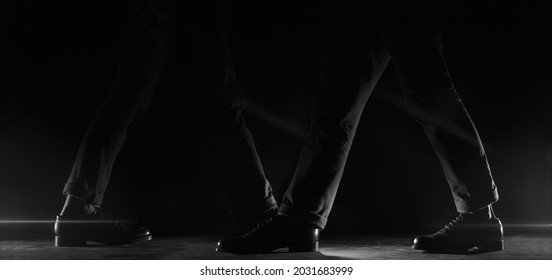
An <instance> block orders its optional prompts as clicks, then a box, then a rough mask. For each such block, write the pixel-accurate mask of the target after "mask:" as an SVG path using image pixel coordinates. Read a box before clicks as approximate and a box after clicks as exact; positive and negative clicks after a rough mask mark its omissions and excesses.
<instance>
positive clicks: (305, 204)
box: [280, 1, 390, 228]
mask: <svg viewBox="0 0 552 280" xmlns="http://www.w3.org/2000/svg"><path fill="white" fill-rule="evenodd" d="M389 60H390V56H389V53H388V52H387V51H386V50H385V49H384V48H383V45H382V42H381V40H380V39H379V36H378V34H377V32H376V31H375V30H374V25H373V22H372V21H371V18H370V17H367V16H366V14H363V13H362V12H360V11H359V9H357V7H356V6H355V5H354V4H353V3H350V2H348V1H342V2H341V3H340V5H339V8H338V15H337V18H336V22H335V24H334V28H333V30H332V34H331V38H330V43H329V46H328V49H327V52H326V56H325V60H324V64H323V71H322V75H321V78H320V82H319V85H320V87H319V89H318V90H317V92H316V94H315V96H314V98H313V101H312V108H311V115H310V119H311V122H310V129H309V131H308V133H307V136H306V137H305V140H304V143H303V148H302V150H301V154H300V157H299V161H298V163H297V167H296V169H295V174H294V176H293V179H292V181H291V183H290V186H289V188H288V189H287V191H286V193H285V196H284V200H283V203H282V206H281V209H280V211H281V213H283V214H285V215H288V216H290V217H291V218H293V219H295V220H297V221H298V222H300V223H304V224H308V225H310V226H315V227H318V228H324V227H325V225H326V222H327V218H328V215H329V213H330V211H331V208H332V204H333V201H334V199H335V196H336V193H337V190H338V186H339V182H340V180H341V177H342V174H343V170H344V167H345V163H346V160H347V156H348V154H349V149H350V147H351V144H352V141H353V138H354V135H355V131H356V128H357V125H358V122H359V120H360V117H361V114H362V110H363V108H364V105H365V103H366V101H367V99H368V97H369V96H370V94H371V93H372V91H373V89H374V87H375V85H376V83H377V81H378V80H379V78H380V76H381V74H382V73H383V71H384V69H385V67H386V66H387V64H388V62H389Z"/></svg>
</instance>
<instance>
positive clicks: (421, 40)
mask: <svg viewBox="0 0 552 280" xmlns="http://www.w3.org/2000/svg"><path fill="white" fill-rule="evenodd" d="M419 2H427V1H409V0H381V1H378V0H373V1H364V0H343V1H340V2H339V8H338V15H337V18H336V23H335V25H334V29H333V31H332V34H331V39H330V43H329V46H328V49H327V53H326V57H325V61H324V66H323V69H324V70H323V73H322V75H321V78H320V83H319V85H320V86H319V89H318V91H317V93H316V94H315V96H314V99H313V103H312V112H311V124H310V130H309V132H308V134H307V136H306V138H305V140H304V144H303V148H302V151H301V155H300V158H299V161H298V163H297V168H296V170H295V174H294V177H293V179H292V182H291V184H290V186H289V188H288V189H287V192H286V193H285V196H284V200H283V203H282V206H281V207H280V212H281V213H283V214H286V215H289V216H291V217H294V218H295V219H296V220H298V221H300V222H303V223H307V224H310V225H313V226H316V227H318V228H324V226H325V225H326V222H327V218H328V215H329V213H330V210H331V208H332V204H333V201H334V199H335V196H336V193H337V190H338V186H339V182H340V179H341V176H342V174H343V169H344V166H345V162H346V160H347V156H348V153H349V150H350V147H351V144H352V141H353V137H354V135H355V131H356V128H357V125H358V122H359V119H360V117H361V114H362V111H363V108H364V105H365V104H366V101H367V100H368V98H369V97H370V94H371V93H372V91H373V89H374V87H375V85H376V83H377V82H378V80H379V78H380V76H381V75H382V73H383V71H384V69H385V68H386V67H387V65H388V64H389V62H390V61H392V62H393V65H394V66H395V68H396V70H397V74H398V77H399V81H400V83H401V88H402V91H403V94H404V98H405V99H406V102H407V105H408V107H409V111H410V114H411V115H412V117H413V118H414V119H415V120H416V121H417V122H418V123H419V124H420V125H421V126H422V128H423V130H424V131H425V133H426V135H427V138H428V140H429V142H430V143H431V145H432V146H433V148H434V150H435V153H436V154H437V157H438V159H439V161H440V163H441V165H442V167H443V171H444V173H445V176H446V179H447V181H448V183H449V186H450V190H451V192H452V195H453V197H454V201H455V204H456V208H457V210H458V211H459V212H471V211H473V210H475V209H479V208H483V207H485V206H487V205H489V204H491V203H493V202H495V201H496V200H497V199H498V193H497V190H496V186H495V184H494V181H493V178H492V176H491V172H490V168H489V165H488V163H487V158H486V155H485V151H484V149H483V145H482V143H481V140H480V138H479V135H478V133H477V130H476V128H475V126H474V124H473V122H472V120H471V118H470V116H469V115H468V112H467V111H466V108H465V107H464V105H463V104H462V102H461V100H460V97H459V96H458V94H457V92H456V90H455V89H454V86H453V83H452V80H451V78H450V75H449V71H448V69H447V66H446V64H445V60H444V59H443V54H442V49H441V41H440V38H439V35H438V28H437V26H436V20H435V15H434V13H432V7H431V5H429V4H428V3H425V4H427V5H425V4H424V3H422V4H420V3H419ZM358 144H360V145H362V143H358ZM413 185H415V183H413ZM405 187H407V186H405ZM415 187H417V186H415Z"/></svg>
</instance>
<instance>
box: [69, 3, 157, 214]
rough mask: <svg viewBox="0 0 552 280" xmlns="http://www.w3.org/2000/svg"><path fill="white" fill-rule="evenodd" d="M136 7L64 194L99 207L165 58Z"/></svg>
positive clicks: (140, 11)
mask: <svg viewBox="0 0 552 280" xmlns="http://www.w3.org/2000/svg"><path fill="white" fill-rule="evenodd" d="M146 12H147V11H146V10H144V9H143V7H141V6H139V5H138V4H136V3H134V4H133V6H132V9H131V12H130V14H129V20H128V23H127V31H126V34H125V38H124V40H123V44H122V47H121V53H120V58H119V65H118V70H117V74H116V77H115V79H114V81H113V84H112V87H111V90H110V93H109V95H108V97H107V98H106V99H105V101H104V102H103V104H102V105H101V106H100V108H99V109H98V111H97V112H96V114H95V116H94V118H93V120H92V121H91V123H90V125H89V126H88V129H87V131H86V134H85V136H84V138H83V140H82V142H81V144H80V147H79V150H78V154H77V157H76V159H75V162H74V165H73V169H72V171H71V174H70V176H69V179H68V180H67V183H66V185H65V188H64V191H63V193H64V194H65V195H71V196H75V197H78V198H81V199H84V200H85V201H86V202H87V203H90V204H93V205H96V206H101V204H102V199H103V196H104V192H105V190H106V188H107V185H108V182H109V178H110V176H111V171H112V168H113V164H114V162H115V159H116V157H117V154H118V153H119V151H120V150H121V148H122V146H123V143H124V142H125V139H126V134H127V129H128V127H129V125H130V124H131V123H132V121H133V120H134V119H135V118H136V116H139V115H142V114H144V113H145V111H146V110H147V108H148V106H149V103H150V100H151V96H152V94H153V92H154V89H155V85H156V82H157V79H158V77H159V73H160V71H161V68H162V65H163V62H164V59H165V54H164V53H163V52H162V51H161V49H160V48H159V46H158V45H157V43H156V42H155V40H154V39H153V37H152V36H151V34H150V33H149V31H148V28H147V24H146V22H145V21H144V19H145V18H146V17H148V15H145V14H144V13H146Z"/></svg>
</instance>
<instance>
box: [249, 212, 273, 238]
mask: <svg viewBox="0 0 552 280" xmlns="http://www.w3.org/2000/svg"><path fill="white" fill-rule="evenodd" d="M272 218H273V216H268V217H265V218H263V219H261V220H260V221H259V222H258V223H257V225H255V227H254V228H253V229H252V230H251V231H249V232H248V233H246V234H244V237H246V236H251V235H252V234H254V233H256V232H258V231H259V230H260V229H262V228H263V227H265V226H266V225H268V224H269V223H271V222H272Z"/></svg>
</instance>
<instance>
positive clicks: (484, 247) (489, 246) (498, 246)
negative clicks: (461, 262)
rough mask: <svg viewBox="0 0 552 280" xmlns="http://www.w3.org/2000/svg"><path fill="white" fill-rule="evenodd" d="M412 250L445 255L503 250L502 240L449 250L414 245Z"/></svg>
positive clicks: (450, 248)
mask: <svg viewBox="0 0 552 280" xmlns="http://www.w3.org/2000/svg"><path fill="white" fill-rule="evenodd" d="M412 249H415V250H422V251H426V252H429V253H445V254H447V253H448V254H481V253H488V252H496V251H502V250H504V240H500V241H493V242H485V243H481V244H476V245H473V246H458V247H449V248H428V247H426V248H424V247H419V246H416V245H413V246H412Z"/></svg>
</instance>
